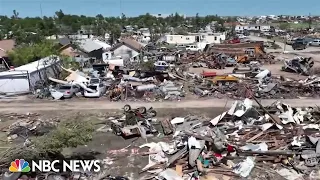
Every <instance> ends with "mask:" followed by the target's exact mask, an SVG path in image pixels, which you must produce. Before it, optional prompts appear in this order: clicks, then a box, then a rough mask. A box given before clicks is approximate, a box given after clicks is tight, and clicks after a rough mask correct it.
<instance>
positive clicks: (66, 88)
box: [57, 85, 80, 98]
mask: <svg viewBox="0 0 320 180" xmlns="http://www.w3.org/2000/svg"><path fill="white" fill-rule="evenodd" d="M57 91H58V92H61V93H63V98H72V97H73V96H74V95H75V94H76V93H78V92H79V91H80V87H78V86H76V85H61V86H60V87H58V89H57Z"/></svg>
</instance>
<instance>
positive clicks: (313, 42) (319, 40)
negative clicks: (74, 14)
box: [310, 39, 320, 46]
mask: <svg viewBox="0 0 320 180" xmlns="http://www.w3.org/2000/svg"><path fill="white" fill-rule="evenodd" d="M310 45H311V46H320V39H314V40H313V41H312V42H311V43H310Z"/></svg>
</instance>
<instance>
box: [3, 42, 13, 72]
mask: <svg viewBox="0 0 320 180" xmlns="http://www.w3.org/2000/svg"><path fill="white" fill-rule="evenodd" d="M15 44H16V43H15V41H14V40H13V39H6V40H2V41H0V71H5V70H8V69H9V67H10V66H11V62H10V59H9V57H8V52H9V51H12V50H13V49H14V47H15Z"/></svg>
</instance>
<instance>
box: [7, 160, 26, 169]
mask: <svg viewBox="0 0 320 180" xmlns="http://www.w3.org/2000/svg"><path fill="white" fill-rule="evenodd" d="M9 171H10V172H29V171H30V166H29V163H28V162H27V161H25V160H24V159H16V160H15V161H12V162H11V166H10V167H9Z"/></svg>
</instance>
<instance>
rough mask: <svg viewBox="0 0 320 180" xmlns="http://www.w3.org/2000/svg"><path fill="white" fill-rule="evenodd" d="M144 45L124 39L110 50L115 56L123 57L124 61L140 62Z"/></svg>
mask: <svg viewBox="0 0 320 180" xmlns="http://www.w3.org/2000/svg"><path fill="white" fill-rule="evenodd" d="M143 47H144V46H143V45H142V44H140V43H139V42H137V41H135V40H133V39H123V40H122V41H121V42H120V43H118V44H116V45H115V46H113V47H112V48H111V49H110V52H111V53H112V55H113V56H121V57H122V59H123V60H124V61H130V62H136V61H139V60H140V53H141V52H142V49H143Z"/></svg>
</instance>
